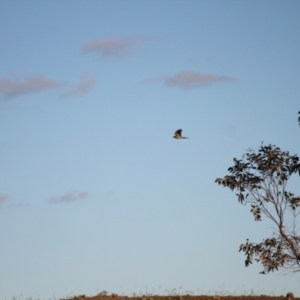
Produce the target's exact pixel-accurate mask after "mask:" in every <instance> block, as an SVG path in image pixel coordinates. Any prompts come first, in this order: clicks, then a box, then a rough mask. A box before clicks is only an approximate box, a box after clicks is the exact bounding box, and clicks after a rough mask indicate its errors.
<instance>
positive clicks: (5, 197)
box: [0, 194, 9, 206]
mask: <svg viewBox="0 0 300 300" xmlns="http://www.w3.org/2000/svg"><path fill="white" fill-rule="evenodd" d="M8 199H9V196H8V195H5V194H0V206H1V204H2V203H4V202H6V201H7V200H8Z"/></svg>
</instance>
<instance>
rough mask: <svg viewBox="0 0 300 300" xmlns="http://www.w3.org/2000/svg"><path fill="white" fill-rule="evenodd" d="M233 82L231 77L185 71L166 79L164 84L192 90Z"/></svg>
mask: <svg viewBox="0 0 300 300" xmlns="http://www.w3.org/2000/svg"><path fill="white" fill-rule="evenodd" d="M232 80H233V78H232V77H229V76H217V75H212V74H208V73H199V72H192V71H183V72H180V73H178V74H176V75H174V76H171V77H165V78H164V79H163V82H164V84H165V85H168V86H174V87H180V88H184V89H190V88H195V87H201V86H205V85H211V84H215V83H219V82H229V81H232Z"/></svg>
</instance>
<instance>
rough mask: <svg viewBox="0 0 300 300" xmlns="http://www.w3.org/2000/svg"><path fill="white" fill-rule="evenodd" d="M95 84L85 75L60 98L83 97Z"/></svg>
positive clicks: (93, 80)
mask: <svg viewBox="0 0 300 300" xmlns="http://www.w3.org/2000/svg"><path fill="white" fill-rule="evenodd" d="M95 84H96V80H95V78H93V77H91V76H87V75H86V76H83V77H81V78H80V82H79V83H78V84H77V85H75V86H73V87H71V88H70V89H69V90H67V91H66V92H65V93H63V94H62V98H68V97H78V96H83V95H85V94H87V93H89V92H90V91H91V89H92V88H93V87H94V85H95Z"/></svg>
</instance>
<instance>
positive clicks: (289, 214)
mask: <svg viewBox="0 0 300 300" xmlns="http://www.w3.org/2000/svg"><path fill="white" fill-rule="evenodd" d="M299 113H300V112H299ZM299 119H300V117H299ZM299 121H300V120H299ZM233 161H234V165H233V166H232V167H230V168H229V169H228V171H229V173H230V175H226V176H225V177H223V178H217V179H216V180H215V181H216V182H217V183H218V184H219V185H223V186H224V187H228V188H230V189H231V190H232V191H235V192H236V196H237V199H238V202H240V203H242V204H245V205H246V204H250V205H251V213H252V214H253V217H254V220H255V221H261V220H262V218H263V217H266V218H268V219H270V220H271V222H272V224H273V226H274V231H275V232H274V233H273V236H272V237H271V238H267V239H264V240H263V241H262V242H260V243H253V242H249V240H246V243H244V244H241V245H240V249H239V251H243V252H244V253H245V255H246V260H245V265H246V266H249V265H250V264H252V262H253V260H255V261H256V262H260V263H261V264H262V266H263V267H264V269H263V271H262V272H260V273H262V274H267V273H269V272H270V271H275V270H278V269H279V268H280V269H283V270H284V271H285V272H299V271H300V233H299V227H297V221H298V222H299V221H300V220H299V215H300V211H299V210H300V196H295V195H294V194H293V193H291V192H290V191H288V190H287V183H288V181H289V179H290V177H291V176H292V175H293V174H296V175H300V163H299V157H298V156H297V155H290V154H289V152H287V151H282V150H281V149H280V148H278V147H276V146H274V145H268V146H263V145H261V147H260V149H259V150H258V152H255V151H254V150H251V149H249V150H248V151H247V152H246V154H245V155H244V156H243V157H242V159H236V158H234V159H233ZM298 225H299V223H298Z"/></svg>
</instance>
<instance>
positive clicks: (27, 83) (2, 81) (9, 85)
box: [0, 76, 65, 100]
mask: <svg viewBox="0 0 300 300" xmlns="http://www.w3.org/2000/svg"><path fill="white" fill-rule="evenodd" d="M64 85H65V83H64V82H61V81H56V80H52V79H49V78H46V77H44V76H28V77H27V78H26V79H25V80H24V81H22V82H20V81H13V80H11V79H8V78H0V96H2V99H4V100H8V99H12V98H15V97H18V96H21V95H24V94H29V93H34V92H38V91H42V90H49V89H53V88H57V87H61V86H64Z"/></svg>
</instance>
